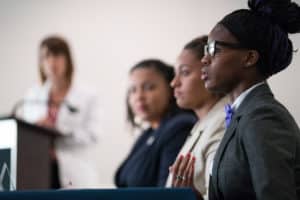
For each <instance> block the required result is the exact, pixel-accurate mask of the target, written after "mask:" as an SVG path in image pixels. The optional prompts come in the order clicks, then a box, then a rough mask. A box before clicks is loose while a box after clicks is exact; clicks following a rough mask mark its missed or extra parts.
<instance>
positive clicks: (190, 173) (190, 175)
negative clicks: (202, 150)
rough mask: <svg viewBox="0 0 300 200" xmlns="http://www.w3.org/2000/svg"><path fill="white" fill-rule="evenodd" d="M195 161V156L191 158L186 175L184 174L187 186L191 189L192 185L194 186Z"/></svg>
mask: <svg viewBox="0 0 300 200" xmlns="http://www.w3.org/2000/svg"><path fill="white" fill-rule="evenodd" d="M195 161H196V158H195V156H193V157H192V159H191V162H190V164H189V167H188V171H187V174H186V179H187V185H188V186H190V187H193V185H194V181H193V180H194V170H195Z"/></svg>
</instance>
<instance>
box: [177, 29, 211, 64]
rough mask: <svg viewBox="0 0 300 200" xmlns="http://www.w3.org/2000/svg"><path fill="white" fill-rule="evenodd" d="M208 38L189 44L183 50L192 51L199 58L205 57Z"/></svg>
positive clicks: (198, 39)
mask: <svg viewBox="0 0 300 200" xmlns="http://www.w3.org/2000/svg"><path fill="white" fill-rule="evenodd" d="M207 40H208V36H207V35H203V36H200V37H197V38H195V39H193V40H192V41H190V42H188V43H187V44H186V45H185V46H184V48H183V49H185V50H190V51H192V52H193V53H194V54H195V55H196V56H197V58H199V59H201V58H202V57H203V56H204V46H205V45H206V44H207Z"/></svg>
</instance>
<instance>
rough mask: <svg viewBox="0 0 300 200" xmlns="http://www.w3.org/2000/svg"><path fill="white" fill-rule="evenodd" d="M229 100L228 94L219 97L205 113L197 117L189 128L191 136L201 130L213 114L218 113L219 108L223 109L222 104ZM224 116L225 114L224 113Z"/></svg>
mask: <svg viewBox="0 0 300 200" xmlns="http://www.w3.org/2000/svg"><path fill="white" fill-rule="evenodd" d="M229 102H230V100H229V96H228V95H226V96H225V97H223V98H222V99H220V100H219V101H218V102H217V103H216V104H215V105H214V106H213V107H212V108H211V109H210V111H209V112H208V113H207V115H206V116H205V117H204V118H202V119H199V120H198V121H197V123H196V124H195V125H194V127H193V129H192V130H191V136H192V135H194V134H199V132H201V131H203V130H204V129H205V127H206V126H207V125H208V121H209V120H211V119H212V118H213V117H214V116H216V115H219V114H220V110H222V111H223V109H224V106H225V105H226V104H228V103H229ZM224 118H225V114H224Z"/></svg>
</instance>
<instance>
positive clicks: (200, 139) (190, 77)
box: [166, 36, 229, 199]
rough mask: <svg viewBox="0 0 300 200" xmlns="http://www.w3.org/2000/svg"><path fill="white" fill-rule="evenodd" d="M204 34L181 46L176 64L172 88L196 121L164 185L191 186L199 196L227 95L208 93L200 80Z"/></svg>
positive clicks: (222, 125)
mask: <svg viewBox="0 0 300 200" xmlns="http://www.w3.org/2000/svg"><path fill="white" fill-rule="evenodd" d="M206 42H207V36H202V37H199V38H196V39H194V40H192V41H191V42H189V43H188V44H186V45H185V47H184V49H183V50H182V52H181V53H180V55H179V57H178V59H177V64H176V76H175V78H174V79H173V81H172V83H171V86H172V87H173V88H174V95H175V97H176V101H177V104H178V105H179V107H182V108H185V109H192V110H194V111H195V113H196V115H197V117H198V122H197V123H196V124H195V126H194V128H193V129H192V131H191V133H190V136H189V137H188V138H187V140H186V142H185V144H184V145H183V147H182V148H181V151H180V152H179V154H178V157H177V159H176V161H175V163H174V164H173V165H172V167H171V168H170V174H169V177H168V180H167V184H166V186H167V187H192V188H193V189H194V190H195V192H196V193H197V194H198V196H199V199H202V198H204V199H207V191H208V183H209V171H210V167H211V166H212V161H213V158H214V155H215V153H216V150H217V148H218V146H219V143H220V141H221V139H222V137H223V134H224V132H225V112H224V106H225V105H226V104H227V103H228V102H229V99H228V97H224V96H223V95H220V94H212V93H210V92H208V91H207V90H206V89H205V87H204V82H203V81H202V80H201V67H202V63H201V58H202V57H203V55H204V52H203V51H204V45H205V44H206Z"/></svg>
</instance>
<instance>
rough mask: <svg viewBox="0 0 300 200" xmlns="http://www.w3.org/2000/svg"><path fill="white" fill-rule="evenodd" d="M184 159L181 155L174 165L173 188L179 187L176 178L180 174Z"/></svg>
mask: <svg viewBox="0 0 300 200" xmlns="http://www.w3.org/2000/svg"><path fill="white" fill-rule="evenodd" d="M182 159H183V156H182V155H180V156H179V157H178V158H177V159H176V161H175V163H174V164H173V165H172V175H173V178H172V187H176V186H177V181H178V180H177V178H176V176H177V172H178V167H179V165H180V164H181V162H182Z"/></svg>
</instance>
